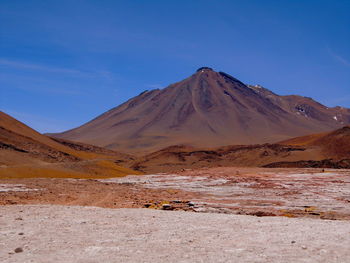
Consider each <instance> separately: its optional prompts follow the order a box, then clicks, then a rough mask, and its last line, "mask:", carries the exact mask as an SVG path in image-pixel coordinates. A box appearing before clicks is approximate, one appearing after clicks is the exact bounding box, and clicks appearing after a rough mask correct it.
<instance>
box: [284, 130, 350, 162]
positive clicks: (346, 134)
mask: <svg viewBox="0 0 350 263" xmlns="http://www.w3.org/2000/svg"><path fill="white" fill-rule="evenodd" d="M281 144H283V145H294V146H297V145H299V146H302V145H304V146H307V147H315V148H319V149H320V151H321V152H322V153H323V154H324V155H325V156H327V157H328V158H332V159H345V158H349V159H350V126H345V127H343V128H341V129H338V130H336V131H332V132H329V133H321V134H314V135H309V136H303V137H299V138H294V139H291V140H286V141H283V142H281Z"/></svg>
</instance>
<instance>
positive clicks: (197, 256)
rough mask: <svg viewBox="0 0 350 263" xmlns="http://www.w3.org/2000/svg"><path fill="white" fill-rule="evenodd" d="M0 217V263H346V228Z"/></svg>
mask: <svg viewBox="0 0 350 263" xmlns="http://www.w3.org/2000/svg"><path fill="white" fill-rule="evenodd" d="M0 212H1V215H0V232H1V235H0V237H1V239H0V261H1V262H84V263H88V262H350V238H349V236H350V221H341V220H319V219H309V218H287V217H254V216H246V215H232V214H216V213H193V212H184V211H160V210H154V209H108V208H97V207H81V206H57V205H36V206H32V205H27V206H23V205H12V206H0ZM15 250H16V251H17V253H16V252H15Z"/></svg>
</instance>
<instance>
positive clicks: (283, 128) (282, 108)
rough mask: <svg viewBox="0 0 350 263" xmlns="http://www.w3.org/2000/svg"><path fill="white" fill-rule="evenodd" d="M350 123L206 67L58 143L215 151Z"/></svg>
mask: <svg viewBox="0 0 350 263" xmlns="http://www.w3.org/2000/svg"><path fill="white" fill-rule="evenodd" d="M348 123H350V110H349V109H344V108H340V107H338V108H327V107H325V106H323V105H321V104H319V103H317V102H315V101H313V100H312V99H310V98H305V97H301V96H278V95H276V94H274V93H272V92H271V91H269V90H267V89H264V88H262V87H260V86H247V85H245V84H243V83H242V82H241V81H239V80H237V79H235V78H233V77H232V76H230V75H228V74H226V73H223V72H215V71H213V70H212V69H210V68H207V67H204V68H200V69H198V70H197V72H196V73H195V74H193V75H192V76H190V77H189V78H187V79H185V80H183V81H180V82H178V83H175V84H172V85H170V86H168V87H167V88H165V89H162V90H158V89H157V90H151V91H146V92H143V93H141V94H140V95H138V96H136V97H134V98H132V99H130V100H129V101H127V102H125V103H124V104H122V105H120V106H118V107H116V108H113V109H111V110H110V111H108V112H106V113H104V114H102V115H101V116H99V117H97V118H95V119H94V120H92V121H90V122H88V123H86V124H84V125H82V126H80V127H78V128H75V129H72V130H69V131H66V132H63V133H60V134H54V135H53V136H55V137H58V138H64V139H69V140H73V141H80V142H85V143H90V144H94V145H98V146H102V147H107V148H110V149H118V150H121V151H125V152H133V153H147V152H151V151H155V150H159V149H162V148H164V147H167V146H171V145H177V144H184V145H191V146H195V147H216V146H222V145H232V144H256V143H266V142H275V141H279V140H283V139H287V138H291V137H295V136H301V135H304V134H310V133H316V132H322V131H330V130H333V129H335V128H338V127H341V126H344V124H348Z"/></svg>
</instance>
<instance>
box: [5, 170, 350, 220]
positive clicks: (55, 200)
mask: <svg viewBox="0 0 350 263" xmlns="http://www.w3.org/2000/svg"><path fill="white" fill-rule="evenodd" d="M349 184H350V172H349V170H339V169H338V170H332V169H326V170H323V169H295V168H293V169H280V168H274V169H271V168H270V169H267V168H234V167H226V168H223V167H222V168H209V169H194V170H186V171H184V172H180V173H173V174H151V175H130V176H126V177H120V178H109V179H89V180H82V179H64V178H61V179H60V178H28V179H23V178H21V179H2V180H1V185H0V205H16V204H57V205H83V206H100V207H108V208H150V209H164V210H185V211H194V212H215V213H232V214H245V215H256V216H286V217H311V218H315V219H317V218H318V219H350V206H349V203H350V188H349Z"/></svg>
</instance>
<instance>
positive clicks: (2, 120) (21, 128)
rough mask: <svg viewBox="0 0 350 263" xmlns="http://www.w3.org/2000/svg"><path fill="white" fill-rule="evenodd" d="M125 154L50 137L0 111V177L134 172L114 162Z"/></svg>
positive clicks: (113, 174)
mask: <svg viewBox="0 0 350 263" xmlns="http://www.w3.org/2000/svg"><path fill="white" fill-rule="evenodd" d="M130 160H132V157H131V156H129V155H125V154H121V153H118V152H114V151H111V150H104V149H101V148H98V147H95V146H89V145H84V144H75V143H71V142H67V141H61V140H53V139H51V138H49V137H47V136H44V135H42V134H40V133H38V132H36V131H35V130H33V129H31V128H30V127H28V126H26V125H24V124H23V123H21V122H19V121H17V120H16V119H14V118H12V117H11V116H9V115H7V114H5V113H4V112H0V177H3V178H4V177H78V178H91V177H113V176H121V175H126V174H135V171H133V170H131V169H127V168H123V167H121V166H118V165H116V164H115V163H116V162H127V161H130Z"/></svg>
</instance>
